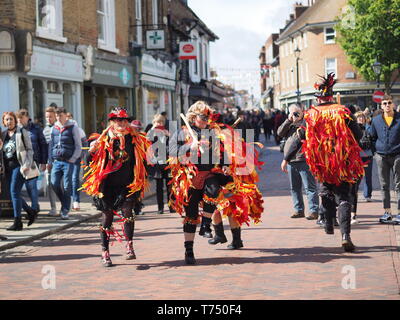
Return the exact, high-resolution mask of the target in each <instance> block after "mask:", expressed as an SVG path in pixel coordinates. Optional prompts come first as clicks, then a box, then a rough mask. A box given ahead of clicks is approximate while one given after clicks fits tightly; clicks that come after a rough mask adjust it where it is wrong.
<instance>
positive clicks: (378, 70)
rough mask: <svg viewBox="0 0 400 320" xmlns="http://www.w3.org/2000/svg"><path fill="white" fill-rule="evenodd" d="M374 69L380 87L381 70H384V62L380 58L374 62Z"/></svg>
mask: <svg viewBox="0 0 400 320" xmlns="http://www.w3.org/2000/svg"><path fill="white" fill-rule="evenodd" d="M372 70H374V73H375V75H376V78H377V82H378V89H379V85H380V75H381V71H382V64H381V63H380V62H379V61H378V60H376V61H375V62H374V64H373V65H372Z"/></svg>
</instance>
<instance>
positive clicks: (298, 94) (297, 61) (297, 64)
mask: <svg viewBox="0 0 400 320" xmlns="http://www.w3.org/2000/svg"><path fill="white" fill-rule="evenodd" d="M300 53H301V51H300V49H299V47H297V48H296V49H295V50H294V56H295V57H296V81H297V82H296V84H297V91H296V95H297V105H298V106H300V105H301V102H300V88H299V60H300Z"/></svg>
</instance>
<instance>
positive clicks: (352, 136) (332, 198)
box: [289, 73, 364, 252]
mask: <svg viewBox="0 0 400 320" xmlns="http://www.w3.org/2000/svg"><path fill="white" fill-rule="evenodd" d="M335 83H336V80H335V75H334V74H333V73H330V74H328V75H327V77H326V78H324V77H322V82H321V83H320V84H315V88H316V89H317V90H318V93H316V94H315V96H316V98H317V102H318V106H317V107H311V109H310V110H309V111H307V112H306V114H305V116H304V119H305V120H306V123H307V124H306V128H301V129H299V130H298V136H299V139H302V140H303V152H304V154H305V156H306V161H307V164H308V165H309V167H310V171H311V172H312V174H313V175H314V176H315V177H316V178H317V179H318V181H319V182H321V183H322V189H321V192H320V196H321V210H322V212H321V213H322V214H324V216H325V232H326V233H327V234H333V233H334V228H333V226H334V221H335V216H336V210H337V212H338V218H339V225H340V231H341V233H342V247H343V249H344V250H345V251H346V252H351V251H354V250H355V246H354V244H353V242H352V240H351V238H350V231H351V226H350V222H351V204H352V192H351V191H352V187H353V184H354V183H356V182H357V180H358V179H360V178H361V177H362V176H363V175H364V168H363V162H362V160H361V157H360V151H361V148H360V146H359V144H358V141H359V140H360V139H361V137H362V132H361V130H360V127H359V126H358V124H357V122H356V119H355V118H354V116H353V115H352V114H351V112H350V110H349V109H348V108H346V107H345V106H342V105H340V104H336V103H334V100H333V86H334V84H335ZM294 145H295V143H293V151H294V152H295V150H296V147H295V146H294ZM289 153H290V151H289Z"/></svg>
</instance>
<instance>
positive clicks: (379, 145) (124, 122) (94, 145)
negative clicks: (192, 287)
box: [0, 75, 400, 266]
mask: <svg viewBox="0 0 400 320" xmlns="http://www.w3.org/2000/svg"><path fill="white" fill-rule="evenodd" d="M329 76H330V75H328V79H329ZM324 79H325V78H324ZM325 81H326V83H328V82H327V81H328V80H327V79H325ZM324 86H325V87H324ZM320 88H321V92H323V94H321V95H319V96H318V95H317V101H318V103H319V104H318V106H316V107H315V108H313V110H304V109H303V107H302V106H301V105H300V104H292V105H290V106H289V108H288V110H287V113H286V112H284V111H281V110H275V109H267V110H261V109H254V110H241V109H240V108H235V109H226V110H224V111H223V113H222V114H220V115H216V113H215V111H214V110H213V109H212V108H210V107H209V106H207V105H206V104H205V103H204V102H201V101H200V102H198V103H195V104H194V105H192V107H191V108H189V110H188V113H187V114H186V118H185V117H183V119H184V120H185V119H186V121H187V122H185V123H184V124H185V125H184V126H183V127H182V128H180V129H178V130H177V131H176V132H173V131H171V130H170V122H169V120H168V118H167V114H166V113H165V112H164V113H161V114H156V115H155V116H154V118H153V120H152V123H150V124H149V125H147V127H146V128H145V129H144V130H143V125H142V123H141V122H140V121H139V120H136V119H133V118H132V117H131V116H129V115H128V113H127V110H126V109H124V108H121V107H113V109H112V110H111V112H110V114H109V115H108V126H107V128H106V129H105V130H104V131H103V132H102V133H101V134H99V133H97V134H93V135H92V136H91V138H90V139H91V140H90V141H88V136H87V135H86V134H85V132H84V130H83V129H82V128H80V127H79V126H78V124H77V122H76V121H75V120H73V115H72V114H71V113H69V112H67V110H66V109H65V108H63V107H57V106H55V105H52V106H49V107H48V108H46V110H45V116H46V125H45V127H44V128H42V127H41V126H40V125H39V124H36V123H33V122H32V120H31V118H30V115H29V113H28V111H27V110H26V109H20V110H18V111H17V112H4V113H3V115H2V124H3V126H4V127H5V128H6V129H5V130H4V131H3V132H2V134H1V139H0V150H1V152H0V176H1V181H2V185H1V186H0V187H2V189H3V190H6V189H8V190H9V200H10V201H11V202H12V207H13V214H14V223H13V224H12V225H11V226H10V227H8V228H7V230H9V231H19V230H22V229H23V223H22V211H25V212H26V219H27V226H30V225H32V224H33V223H34V222H35V220H36V219H37V217H38V213H39V212H40V206H39V192H38V180H39V176H40V174H41V173H42V175H43V176H44V177H45V181H47V184H46V193H47V195H48V198H49V202H50V211H49V213H48V215H49V216H59V217H61V219H63V220H67V219H69V214H70V212H71V210H74V211H79V210H80V190H81V189H83V190H84V191H85V192H86V193H87V194H89V195H90V196H92V197H93V201H94V205H95V206H96V208H97V209H98V210H100V211H101V212H102V223H101V227H100V229H101V232H100V234H101V241H102V262H103V265H104V266H111V265H112V262H111V258H110V254H109V239H110V236H117V237H118V236H120V235H119V234H118V233H117V232H116V231H115V229H114V228H112V223H113V219H114V215H116V214H117V215H118V213H117V212H119V211H121V215H119V217H120V220H119V222H120V223H121V224H122V227H123V231H124V236H125V240H126V241H127V244H126V248H127V256H126V257H127V259H135V258H136V255H135V252H134V249H133V235H134V228H135V216H137V215H142V214H143V211H142V208H143V204H142V199H143V196H144V191H145V189H146V186H147V185H148V180H154V181H155V185H156V195H157V196H156V199H157V208H158V210H157V213H158V214H163V213H164V207H165V205H167V206H168V209H169V212H171V213H173V212H176V211H178V213H180V214H181V215H182V214H183V217H184V218H185V220H184V227H183V232H184V239H185V242H184V246H185V261H186V263H187V264H195V263H196V260H195V258H194V251H193V244H194V234H195V232H196V225H197V224H200V225H201V227H200V231H199V234H200V235H201V236H203V237H206V238H209V241H208V242H209V243H210V244H211V245H215V244H219V243H225V242H227V238H226V236H225V234H224V227H223V224H222V216H221V212H220V211H223V210H227V212H229V214H228V217H229V224H230V227H231V230H232V237H233V238H232V243H231V244H230V245H229V246H228V248H229V249H240V248H241V247H243V241H242V239H241V232H240V230H241V229H240V227H241V224H242V223H243V222H246V223H247V221H250V220H249V218H251V219H252V220H254V221H258V219H259V216H258V214H261V212H262V211H261V212H257V214H255V211H257V209H255V208H256V207H257V206H255V205H254V203H258V208H262V200H260V198H259V196H260V194H259V193H258V192H259V191H258V189H257V187H254V189H253V190H254V193H252V194H250V195H244V194H241V193H240V192H243V190H244V189H245V188H239V187H240V186H242V185H241V184H242V183H245V184H246V186H249V185H252V184H253V183H254V181H253V180H252V179H254V178H255V177H256V173H255V172H253V173H251V174H250V173H248V174H247V175H244V177H240V178H238V177H237V176H236V174H235V173H234V172H232V168H233V167H232V164H227V163H225V162H224V161H223V160H221V162H219V165H218V166H214V165H213V162H212V160H211V158H210V162H208V163H207V164H203V163H202V162H201V161H202V160H201V159H203V158H202V157H203V156H202V153H203V152H204V151H203V150H212V152H211V154H213V156H217V157H219V159H225V157H226V153H229V152H231V153H232V154H233V152H232V151H230V150H231V149H230V146H229V144H228V142H227V139H225V140H223V142H221V146H222V148H221V150H222V151H221V153H219V151H215V150H216V149H214V146H213V145H212V143H213V141H212V140H211V138H210V139H208V138H205V137H204V136H203V135H202V131H201V130H203V129H205V128H212V129H213V130H214V131H216V132H218V134H219V135H220V136H221V135H226V136H225V137H235V136H236V135H238V136H239V137H240V138H241V139H240V140H241V141H242V143H244V144H245V145H250V144H251V143H253V142H256V143H257V142H259V141H260V140H261V139H260V136H261V134H262V129H263V133H264V135H265V140H266V141H267V142H268V141H270V139H271V138H272V139H273V142H274V143H275V144H276V145H279V146H280V150H281V152H282V153H283V160H282V162H281V170H282V171H283V172H285V173H287V174H288V178H289V185H290V192H291V196H292V202H293V212H292V214H291V215H290V217H291V218H304V217H305V218H307V219H308V220H317V224H318V225H320V226H323V227H324V228H325V232H326V233H327V234H332V233H333V226H334V225H336V226H340V230H341V232H342V246H343V248H344V249H345V251H354V248H355V247H354V244H353V243H352V241H351V239H350V225H353V224H357V223H358V220H357V217H358V214H357V203H358V190H359V187H360V186H361V187H362V189H363V195H364V198H365V200H366V201H367V202H371V201H372V169H373V161H374V159H375V160H376V164H377V168H378V175H379V182H380V185H381V191H382V197H383V215H382V217H381V218H380V219H379V222H381V223H394V224H400V113H399V112H397V111H396V110H395V106H394V103H393V99H392V97H391V96H389V95H385V96H384V97H383V99H382V103H381V109H380V110H379V111H375V112H374V114H372V112H371V111H370V110H369V109H368V108H367V109H365V110H364V111H361V110H360V109H359V108H357V107H355V106H353V105H347V106H346V108H343V106H340V105H336V104H334V103H333V100H332V92H331V90H332V85H327V84H325V85H324V84H321V85H320ZM322 89H324V90H322ZM326 110H330V112H332V110H334V111H335V114H337V115H338V116H337V118H336V124H337V123H339V124H340V126H341V127H340V130H342V131H343V132H344V133H343V135H342V136H341V137H342V138H341V139H337V138H338V136H340V135H341V133H340V130H333V129H332V128H331V129H329V130H326V131H325V132H322V133H321V130H320V129H318V128H317V126H316V125H314V127H313V122H312V119H314V120H315V121H322V122H321V123H323V124H324V126H325V127H324V128H330V127H329V126H331V125H332V122H330V121H331V120H329V119H328V118H329V117H326V115H325V116H324V114H325V113H324V112H325V111H326ZM218 117H219V118H218ZM340 117H342V118H340ZM316 119H317V120H316ZM339 120H343V121H339ZM338 121H339V122H338ZM217 122H218V125H217ZM314 124H315V123H314ZM233 129H235V130H233ZM239 129H240V131H238V130H239ZM230 130H231V131H230ZM232 130H233V131H232ZM249 130H250V131H249ZM318 130H320V131H318ZM322 131H323V130H322ZM326 132H331V135H333V136H331V137H329V136H328V137H327V138H326V137H325V138H326V139H328V140H329V139H332V141H335V142H334V144H333V145H329V148H330V150H328V151H327V154H326V155H325V154H324V150H322V149H321V148H319V147H318V145H317V144H316V141H318V143H321V137H322V136H323V134H325V133H326ZM332 132H334V133H332ZM321 145H322V144H321ZM335 148H336V149H335ZM316 149H318V150H319V151H318V152H319V153H318V154H316V153H315V152H316V151H315V150H316ZM339 149H340V151H343V152H339ZM195 150H197V153H196V155H197V157H198V159H196V161H198V162H196V161H194V162H193V161H192V160H191V161H192V162H190V161H189V162H188V163H185V164H183V165H180V166H177V165H176V164H175V166H174V165H172V164H171V162H170V160H171V159H172V158H173V157H174V156H175V157H177V158H178V159H181V156H182V155H185V154H186V153H187V152H189V151H191V152H192V151H195ZM321 150H322V151H321ZM332 150H336V152H337V153H338V154H335V156H333V155H332ZM329 151H330V152H331V155H329V154H328V153H329ZM347 151H349V157H347V155H346V153H347ZM254 154H255V155H258V153H257V151H254ZM210 157H211V155H210ZM235 157H239V156H238V154H237V153H236V156H235ZM346 157H347V158H346ZM255 158H257V156H256V157H255ZM168 159H170V160H168ZM310 159H311V160H310ZM257 161H258V160H257V159H256V162H257ZM318 161H320V162H322V163H324V165H322V166H321V165H320V164H319V163H317V162H318ZM335 161H336V162H335ZM337 161H339V162H337ZM233 163H235V161H233ZM82 166H84V167H85V168H86V169H87V170H88V172H87V174H86V175H85V181H83V183H82V182H81V168H82ZM330 166H332V167H333V171H332V170H330V169H332V168H330ZM336 169H338V170H339V169H340V170H341V171H340V178H338V176H337V175H335V172H334V170H336ZM328 171H329V172H328ZM338 172H339V171H338ZM342 173H343V175H342ZM347 173H349V174H350V176H348V177H347V176H346V174H347ZM391 179H393V181H394V187H395V191H396V195H397V209H396V210H395V211H394V212H392V210H391V201H390V196H391V194H390V181H391ZM255 181H256V180H255ZM23 186H25V188H26V191H27V195H28V198H29V201H28V202H30V203H28V202H27V201H26V199H24V198H23V196H22V188H23ZM228 186H229V188H231V189H229V190H230V192H231V194H233V195H235V192H236V193H237V194H236V195H237V196H239V195H240V197H241V198H245V197H249V200H248V201H243V202H242V203H240V202H236V203H234V204H233V205H232V207H229V206H228V204H227V202H225V203H224V206H223V207H222V205H221V203H222V202H219V201H221V199H220V192H221V190H223V189H224V188H228ZM254 186H255V184H254ZM303 187H304V190H305V195H306V197H307V204H308V210H309V212H308V214H307V215H306V210H305V209H306V207H305V203H304V200H303ZM250 189H251V188H248V190H250ZM239 190H241V191H239ZM164 191H166V197H165V193H164ZM3 194H6V192H4V193H3ZM228 199H229V201H232V203H233V201H234V200H233V199H234V197H233V196H232V197H231V198H228ZM57 200H58V201H59V202H60V204H61V206H60V209H59V211H58V210H57ZM235 201H238V200H235ZM257 201H258V202H257ZM244 203H246V204H244ZM251 203H253V206H252V207H251V210H250V207H248V208H247V207H243V208H241V211H240V212H241V213H240V214H241V215H242V216H240V219H239V218H238V217H239V215H238V214H236V216H235V215H234V214H233V212H236V211H235V210H237V209H238V206H240V205H242V206H245V205H249V204H251ZM235 206H236V207H235ZM217 207H218V208H219V209H218V210H217V209H216V208H217ZM221 208H223V209H221ZM229 208H230V209H229ZM229 210H231V211H229ZM244 212H245V213H246V214H244ZM234 217H235V218H234ZM211 226H213V229H214V232H215V233H214V235H213V233H212V232H213V230H212V228H211Z"/></svg>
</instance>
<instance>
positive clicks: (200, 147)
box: [181, 113, 204, 153]
mask: <svg viewBox="0 0 400 320" xmlns="http://www.w3.org/2000/svg"><path fill="white" fill-rule="evenodd" d="M181 118H182V120H183V122H184V123H185V125H186V127H187V129H188V131H189V134H190V135H191V136H192V139H193V141H194V142H197V143H198V142H199V140H198V139H197V136H196V135H195V134H194V132H193V129H192V127H191V126H190V124H189V121H188V120H187V119H186V117H185V115H184V114H183V113H181ZM199 150H200V152H201V153H204V150H203V148H202V146H199Z"/></svg>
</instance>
